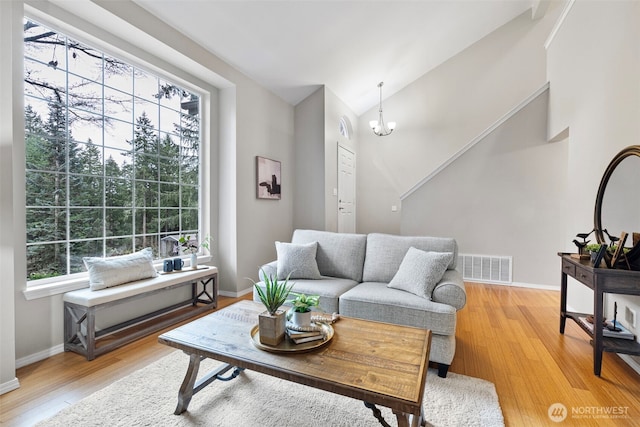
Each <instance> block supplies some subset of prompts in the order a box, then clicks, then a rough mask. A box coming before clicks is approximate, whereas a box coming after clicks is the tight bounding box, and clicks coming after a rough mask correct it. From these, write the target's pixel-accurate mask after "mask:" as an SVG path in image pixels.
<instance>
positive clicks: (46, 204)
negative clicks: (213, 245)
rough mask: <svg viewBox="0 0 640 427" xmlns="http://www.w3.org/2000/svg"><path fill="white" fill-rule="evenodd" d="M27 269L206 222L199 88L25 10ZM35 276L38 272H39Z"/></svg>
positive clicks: (163, 246)
mask: <svg viewBox="0 0 640 427" xmlns="http://www.w3.org/2000/svg"><path fill="white" fill-rule="evenodd" d="M24 51H25V57H24V80H25V84H24V88H25V92H24V97H25V102H24V103H25V153H26V220H27V240H26V241H27V276H28V277H27V279H28V280H32V281H33V280H37V279H43V278H48V277H54V276H66V275H70V274H74V273H79V272H82V271H84V270H85V268H84V265H83V263H82V257H84V256H111V255H120V254H126V253H130V252H133V251H136V250H139V249H142V248H145V247H151V248H152V249H153V251H154V254H155V256H156V257H157V258H162V257H166V256H171V255H175V254H176V253H177V247H178V245H177V243H176V242H177V239H178V238H179V237H180V236H182V235H190V236H192V237H193V236H197V235H198V232H199V229H200V227H199V206H200V202H199V189H200V182H199V169H200V157H199V152H200V150H199V148H200V134H201V132H200V119H199V114H198V111H199V104H200V101H199V97H198V95H196V94H193V93H190V92H189V91H186V90H184V89H182V88H180V87H178V86H177V85H175V84H172V83H171V82H169V81H167V80H165V79H162V78H159V77H157V76H154V75H152V74H150V73H148V72H146V71H144V70H142V69H139V68H137V67H135V66H132V65H130V64H127V63H125V62H123V61H121V60H119V59H116V58H114V57H112V56H109V55H107V54H105V53H103V52H100V51H99V50H96V49H94V48H92V47H90V46H87V45H86V44H83V43H80V42H78V41H76V40H74V39H72V38H70V37H67V36H65V35H64V34H61V33H59V32H57V31H54V30H51V29H49V28H46V27H44V26H42V25H40V24H38V23H36V22H34V21H32V20H29V19H25V20H24ZM32 283H33V282H32Z"/></svg>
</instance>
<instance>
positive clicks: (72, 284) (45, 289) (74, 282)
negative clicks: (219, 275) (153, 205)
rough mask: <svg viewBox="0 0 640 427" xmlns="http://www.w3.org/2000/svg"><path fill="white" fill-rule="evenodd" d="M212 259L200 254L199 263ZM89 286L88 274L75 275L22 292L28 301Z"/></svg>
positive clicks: (28, 287) (33, 286) (160, 268)
mask: <svg viewBox="0 0 640 427" xmlns="http://www.w3.org/2000/svg"><path fill="white" fill-rule="evenodd" d="M211 259H212V257H211V256H210V255H207V256H199V257H198V264H201V263H202V264H204V263H207V262H210V261H211ZM154 266H155V267H156V270H158V271H162V264H154ZM88 286H89V278H88V277H87V276H84V277H75V278H73V279H66V280H60V281H57V282H54V283H47V284H42V285H32V286H27V287H26V289H24V290H23V291H22V294H23V295H24V298H25V299H26V300H27V301H30V300H34V299H38V298H48V297H51V296H53V295H58V294H63V293H65V292H69V291H75V290H76V289H82V288H86V287H88Z"/></svg>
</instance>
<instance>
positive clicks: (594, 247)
mask: <svg viewBox="0 0 640 427" xmlns="http://www.w3.org/2000/svg"><path fill="white" fill-rule="evenodd" d="M600 246H601V245H600V244H599V243H591V244H589V245H587V246H585V247H584V249H585V250H586V251H587V252H588V253H589V254H590V255H591V261H595V258H596V255H597V254H598V251H599V250H600Z"/></svg>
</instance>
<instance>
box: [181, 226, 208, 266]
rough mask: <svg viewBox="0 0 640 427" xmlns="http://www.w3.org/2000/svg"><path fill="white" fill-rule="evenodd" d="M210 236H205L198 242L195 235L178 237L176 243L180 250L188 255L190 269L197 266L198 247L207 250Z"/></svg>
mask: <svg viewBox="0 0 640 427" xmlns="http://www.w3.org/2000/svg"><path fill="white" fill-rule="evenodd" d="M210 240H211V237H209V236H207V237H205V238H204V239H202V241H201V242H200V243H198V239H197V237H196V236H193V237H192V236H190V235H188V234H187V235H186V236H181V237H180V238H179V239H178V243H179V244H180V251H181V252H182V253H185V254H189V255H190V267H191V268H192V269H194V270H195V269H196V268H198V251H199V250H200V248H203V249H206V250H209V241H210Z"/></svg>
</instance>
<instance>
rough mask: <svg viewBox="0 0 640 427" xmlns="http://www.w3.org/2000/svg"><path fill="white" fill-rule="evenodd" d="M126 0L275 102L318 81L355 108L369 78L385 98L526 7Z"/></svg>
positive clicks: (365, 104) (473, 0)
mask: <svg viewBox="0 0 640 427" xmlns="http://www.w3.org/2000/svg"><path fill="white" fill-rule="evenodd" d="M539 1H540V0H537V2H539ZM134 2H135V3H137V4H138V5H140V6H141V7H143V8H144V9H146V10H147V11H149V12H150V13H152V14H154V15H155V16H157V17H158V18H160V19H161V20H163V21H165V22H166V23H167V24H169V25H170V26H172V27H174V28H175V29H177V30H179V31H180V32H181V33H183V34H185V35H186V36H188V37H189V38H191V39H193V40H194V41H196V42H197V43H198V44H200V45H202V46H203V47H205V48H206V49H207V50H209V51H210V52H212V53H214V54H215V55H217V56H218V57H219V58H221V59H223V60H224V61H226V62H227V63H229V64H230V65H232V66H234V67H235V68H236V69H238V70H239V71H241V72H243V73H244V74H246V75H247V76H249V77H251V78H252V79H254V80H255V81H257V82H258V83H260V84H261V85H263V86H264V87H266V88H268V89H270V90H271V91H273V92H274V93H276V94H277V95H279V96H280V97H281V98H283V99H284V100H285V101H287V102H289V103H291V104H293V105H295V104H297V103H298V102H300V101H301V100H303V99H304V98H306V97H307V96H308V95H309V94H311V93H312V92H313V91H315V90H316V89H317V88H318V87H319V86H320V85H326V86H327V87H328V88H329V89H330V90H331V91H333V92H334V93H335V94H336V95H337V96H338V97H339V98H340V99H342V100H343V101H344V102H345V103H346V104H347V105H348V106H349V107H350V108H351V109H352V110H353V111H354V112H355V113H356V114H358V115H359V114H361V113H363V112H365V111H366V110H368V109H369V108H371V107H373V106H374V105H376V104H377V101H378V96H379V93H378V88H377V84H378V82H380V81H384V83H385V85H384V96H385V98H386V97H387V96H389V95H391V94H393V93H395V92H397V91H398V90H400V89H402V88H403V87H405V86H407V85H408V84H409V83H411V82H413V81H414V80H416V79H417V78H419V77H420V76H422V75H424V74H425V73H427V72H428V71H429V70H431V69H433V68H434V67H437V66H438V65H439V64H441V63H443V62H444V61H446V60H447V59H449V58H451V57H453V56H455V55H456V54H457V53H459V52H460V51H462V50H464V49H465V48H466V47H468V46H470V45H471V44H473V43H474V42H476V41H477V40H479V39H481V38H482V37H484V36H486V35H487V34H489V33H490V32H492V31H493V30H495V29H496V28H498V27H500V26H501V25H503V24H505V23H506V22H508V21H510V20H511V19H513V18H515V17H516V16H518V15H520V14H521V13H524V12H525V11H526V10H527V9H530V8H531V7H532V0H413V1H375V0H373V1H334V0H320V1H267V0H259V1H242V0H235V1H234V0H227V1H216V0H161V1H158V0H134ZM537 2H536V3H537ZM536 3H534V5H535V4H536Z"/></svg>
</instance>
